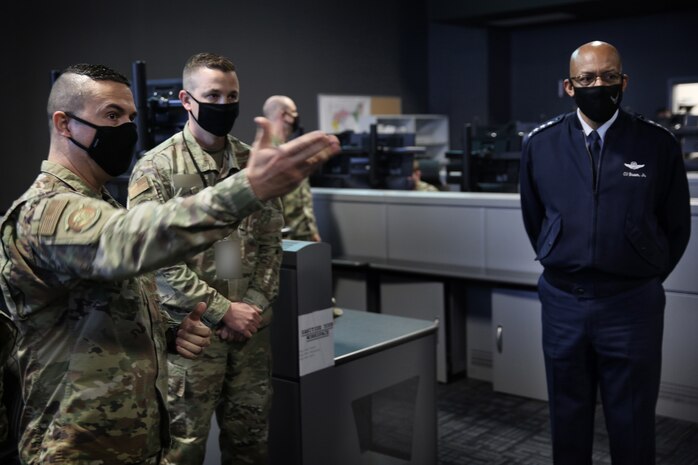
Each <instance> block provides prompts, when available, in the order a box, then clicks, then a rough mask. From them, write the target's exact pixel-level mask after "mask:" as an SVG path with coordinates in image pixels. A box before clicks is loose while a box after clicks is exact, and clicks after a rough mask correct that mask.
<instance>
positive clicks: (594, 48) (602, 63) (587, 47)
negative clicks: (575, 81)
mask: <svg viewBox="0 0 698 465" xmlns="http://www.w3.org/2000/svg"><path fill="white" fill-rule="evenodd" d="M604 71H616V72H618V73H622V72H623V64H622V62H621V59H620V53H618V50H617V49H616V48H615V47H614V46H613V45H611V44H609V43H607V42H601V41H599V40H595V41H593V42H589V43H586V44H584V45H582V46H580V47H579V48H578V49H577V50H575V51H574V52H572V56H570V76H577V75H579V74H582V73H587V72H589V73H602V72H604Z"/></svg>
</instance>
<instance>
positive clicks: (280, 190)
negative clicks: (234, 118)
mask: <svg viewBox="0 0 698 465" xmlns="http://www.w3.org/2000/svg"><path fill="white" fill-rule="evenodd" d="M255 123H257V135H256V137H255V141H254V144H253V145H252V152H251V153H250V159H249V161H248V163H247V179H248V180H249V182H250V186H251V187H252V190H253V191H254V193H255V195H256V196H257V198H259V199H260V200H268V199H271V198H274V197H279V196H281V195H284V194H287V193H289V192H291V191H292V190H293V189H295V188H296V187H297V186H298V185H299V184H300V183H301V181H303V179H305V178H306V177H307V176H308V175H309V174H310V173H311V172H312V171H313V170H314V169H315V168H316V167H317V166H319V165H320V164H322V163H324V162H325V161H327V160H328V159H329V158H330V157H332V156H333V155H335V154H336V153H338V152H339V140H338V139H337V138H336V137H335V136H332V135H328V134H325V133H324V132H321V131H313V132H309V133H307V134H304V135H302V136H300V137H297V138H295V139H293V140H291V141H289V142H286V143H285V144H282V145H280V146H278V147H275V146H274V144H272V140H271V123H270V122H269V120H268V119H266V118H262V117H258V118H255Z"/></svg>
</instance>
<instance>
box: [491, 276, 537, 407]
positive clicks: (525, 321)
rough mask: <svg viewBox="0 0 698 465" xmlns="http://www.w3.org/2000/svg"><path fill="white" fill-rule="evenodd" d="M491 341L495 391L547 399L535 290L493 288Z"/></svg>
mask: <svg viewBox="0 0 698 465" xmlns="http://www.w3.org/2000/svg"><path fill="white" fill-rule="evenodd" d="M492 342H493V350H492V354H493V357H492V358H493V363H492V365H493V380H492V381H493V388H494V390H495V391H499V392H505V393H508V394H515V395H518V396H523V397H531V398H533V399H539V400H548V392H547V388H546V384H545V362H544V361H543V346H542V342H541V305H540V301H539V300H538V294H537V293H536V292H534V291H520V290H513V289H493V290H492Z"/></svg>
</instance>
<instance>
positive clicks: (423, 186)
mask: <svg viewBox="0 0 698 465" xmlns="http://www.w3.org/2000/svg"><path fill="white" fill-rule="evenodd" d="M414 190H416V191H422V192H439V190H438V189H437V188H436V187H435V186H433V185H431V184H429V183H428V182H424V181H422V180H419V181H417V185H416V186H415V187H414Z"/></svg>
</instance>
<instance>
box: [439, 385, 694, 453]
mask: <svg viewBox="0 0 698 465" xmlns="http://www.w3.org/2000/svg"><path fill="white" fill-rule="evenodd" d="M437 395H438V398H437V407H438V428H439V445H438V447H439V464H440V465H516V464H521V465H524V464H525V465H552V457H551V454H552V450H551V447H550V435H549V428H548V404H547V402H542V401H538V400H532V399H526V398H523V397H518V396H513V395H508V394H501V393H495V392H494V391H493V390H492V384H491V383H488V382H484V381H478V380H473V379H468V378H465V377H463V378H460V379H457V380H454V381H451V382H450V383H448V384H441V383H440V384H439V385H438V388H437ZM593 459H594V465H611V457H610V455H609V452H608V438H607V436H606V427H605V424H604V421H603V413H602V411H601V407H599V409H598V410H597V413H596V425H595V440H594V456H593ZM657 465H698V424H696V423H692V422H687V421H681V420H675V419H672V418H667V417H657Z"/></svg>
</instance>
